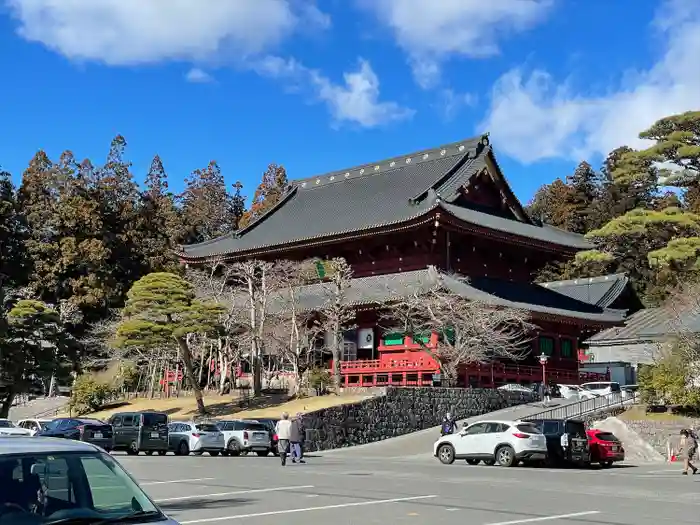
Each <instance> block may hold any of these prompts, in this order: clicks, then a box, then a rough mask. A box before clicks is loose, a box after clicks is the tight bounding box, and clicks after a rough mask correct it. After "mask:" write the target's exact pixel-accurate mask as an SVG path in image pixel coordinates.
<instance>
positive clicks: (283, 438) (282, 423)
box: [275, 412, 292, 467]
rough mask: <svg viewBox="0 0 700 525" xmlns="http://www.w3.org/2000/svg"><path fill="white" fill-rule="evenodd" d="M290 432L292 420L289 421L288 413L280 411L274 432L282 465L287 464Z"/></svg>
mask: <svg viewBox="0 0 700 525" xmlns="http://www.w3.org/2000/svg"><path fill="white" fill-rule="evenodd" d="M291 433H292V422H291V421H289V414H287V412H283V413H282V419H280V420H279V421H278V422H277V424H276V425H275V434H277V451H278V452H279V455H280V460H281V461H282V466H283V467H284V466H285V465H286V464H287V452H288V451H289V439H290V437H291Z"/></svg>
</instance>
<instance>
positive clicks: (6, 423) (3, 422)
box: [0, 419, 15, 428]
mask: <svg viewBox="0 0 700 525" xmlns="http://www.w3.org/2000/svg"><path fill="white" fill-rule="evenodd" d="M0 428H15V424H14V423H13V422H12V421H10V420H8V419H0Z"/></svg>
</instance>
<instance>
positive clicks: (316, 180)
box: [179, 136, 590, 259]
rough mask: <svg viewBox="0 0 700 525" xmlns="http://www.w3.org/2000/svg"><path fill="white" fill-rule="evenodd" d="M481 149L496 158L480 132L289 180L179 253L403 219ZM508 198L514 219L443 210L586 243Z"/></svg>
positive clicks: (265, 244) (267, 243)
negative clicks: (261, 209)
mask: <svg viewBox="0 0 700 525" xmlns="http://www.w3.org/2000/svg"><path fill="white" fill-rule="evenodd" d="M487 157H490V158H492V159H493V161H494V163H495V157H493V153H492V151H491V146H490V145H489V144H488V139H487V138H486V136H480V137H475V138H472V139H468V140H465V141H462V142H456V143H453V144H448V145H445V146H441V147H439V148H434V149H430V150H423V151H418V152H414V153H410V154H406V155H402V156H400V157H393V158H390V159H386V160H383V161H378V162H375V163H370V164H366V165H362V166H356V167H354V168H351V169H347V170H341V171H336V172H332V173H328V174H326V175H323V176H319V177H313V178H309V179H304V180H299V181H295V182H294V183H293V184H292V185H291V187H290V190H289V192H288V193H287V194H286V195H285V197H284V198H283V199H282V200H281V201H280V203H278V205H277V206H275V207H274V208H273V209H272V210H270V211H269V212H268V213H267V214H265V215H264V216H262V217H261V218H259V219H258V220H257V221H255V222H253V223H252V224H250V225H249V226H247V227H246V228H244V229H243V230H240V231H239V232H233V233H231V234H228V235H224V236H222V237H219V238H217V239H212V240H209V241H206V242H203V243H200V244H193V245H189V246H183V247H181V248H180V250H179V253H180V255H181V256H182V257H183V258H185V259H206V258H212V257H217V256H222V255H228V254H234V253H247V252H254V251H257V250H263V249H268V248H273V247H275V246H283V245H286V244H292V243H298V242H306V241H313V240H315V239H323V238H330V237H335V236H340V235H345V234H349V233H353V232H361V231H366V230H371V229H374V228H383V227H388V226H391V225H397V224H401V223H405V222H409V221H411V220H413V219H417V218H419V217H422V216H424V215H426V214H427V213H429V212H430V211H432V210H433V209H434V208H435V207H436V206H437V205H438V203H437V201H436V199H434V198H430V197H431V195H432V196H433V197H434V196H435V195H439V196H440V199H439V200H440V201H441V202H440V205H445V206H446V205H450V203H451V202H452V201H454V200H455V199H456V198H457V197H458V195H459V194H458V191H459V188H460V187H462V186H466V185H467V184H468V182H469V179H470V178H471V177H472V176H473V175H475V174H476V173H479V172H480V171H481V170H482V169H483V168H484V167H485V166H486V158H487ZM504 187H505V188H506V192H507V193H508V194H509V195H510V190H509V189H508V188H507V185H505V186H504ZM509 200H512V201H513V203H515V204H514V205H515V208H517V209H516V210H515V211H516V215H518V216H521V219H522V220H521V221H518V220H509V219H504V218H500V217H496V216H494V215H490V214H488V213H483V212H477V211H474V210H467V209H464V208H459V207H457V206H452V209H448V211H449V212H450V213H452V214H453V215H454V216H455V217H458V218H462V217H463V219H462V220H466V221H468V222H471V223H473V224H475V225H477V226H482V227H484V228H494V229H496V230H499V231H501V232H505V233H514V234H516V235H523V236H526V237H528V238H534V239H537V240H540V241H544V242H548V243H552V244H558V245H563V246H566V247H569V248H574V249H580V248H589V247H590V245H589V244H588V242H586V241H585V240H584V239H583V237H582V236H580V235H576V234H571V233H567V232H563V231H561V230H557V229H554V228H551V227H547V226H545V227H542V226H536V225H531V224H529V222H530V221H529V219H528V218H527V216H526V215H525V214H524V213H523V212H522V208H521V207H520V204H519V203H517V200H515V199H511V198H510V197H509ZM523 221H526V222H523Z"/></svg>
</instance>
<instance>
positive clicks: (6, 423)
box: [0, 419, 32, 436]
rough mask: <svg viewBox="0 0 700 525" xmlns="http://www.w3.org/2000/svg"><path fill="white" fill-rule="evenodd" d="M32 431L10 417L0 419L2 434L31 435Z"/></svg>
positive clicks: (0, 432) (0, 433) (0, 431)
mask: <svg viewBox="0 0 700 525" xmlns="http://www.w3.org/2000/svg"><path fill="white" fill-rule="evenodd" d="M31 435H32V433H31V432H30V431H29V430H27V429H25V428H20V427H18V426H17V425H15V424H14V423H13V422H12V421H10V420H9V419H0V436H31Z"/></svg>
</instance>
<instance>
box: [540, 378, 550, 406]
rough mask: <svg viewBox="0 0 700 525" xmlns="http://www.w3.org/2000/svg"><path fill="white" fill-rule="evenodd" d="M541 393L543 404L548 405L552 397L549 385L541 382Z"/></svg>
mask: <svg viewBox="0 0 700 525" xmlns="http://www.w3.org/2000/svg"><path fill="white" fill-rule="evenodd" d="M542 385H543V387H542V395H543V397H544V406H549V401H550V399H551V398H552V389H551V387H550V386H549V385H547V384H545V383H542Z"/></svg>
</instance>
